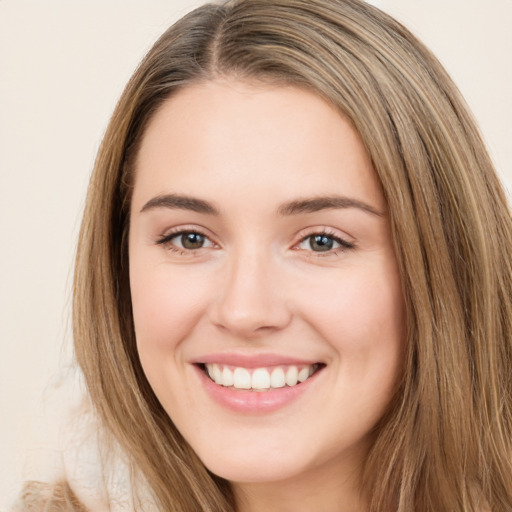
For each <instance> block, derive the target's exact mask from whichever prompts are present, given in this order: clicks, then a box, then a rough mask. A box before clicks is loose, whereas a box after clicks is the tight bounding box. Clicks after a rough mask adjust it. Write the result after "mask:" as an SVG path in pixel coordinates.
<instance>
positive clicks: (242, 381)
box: [233, 368, 251, 389]
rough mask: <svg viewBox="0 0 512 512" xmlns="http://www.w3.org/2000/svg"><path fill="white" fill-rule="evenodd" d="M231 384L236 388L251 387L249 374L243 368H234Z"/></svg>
mask: <svg viewBox="0 0 512 512" xmlns="http://www.w3.org/2000/svg"><path fill="white" fill-rule="evenodd" d="M233 386H235V388H237V389H251V374H250V373H249V371H248V370H246V369H245V368H235V371H234V372H233Z"/></svg>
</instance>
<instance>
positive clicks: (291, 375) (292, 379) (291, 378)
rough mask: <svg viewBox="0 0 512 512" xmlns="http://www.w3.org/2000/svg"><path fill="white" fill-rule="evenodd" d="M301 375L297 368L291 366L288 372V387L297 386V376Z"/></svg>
mask: <svg viewBox="0 0 512 512" xmlns="http://www.w3.org/2000/svg"><path fill="white" fill-rule="evenodd" d="M298 374H299V370H297V367H296V366H290V368H288V371H287V372H286V384H288V386H295V384H297V375H298Z"/></svg>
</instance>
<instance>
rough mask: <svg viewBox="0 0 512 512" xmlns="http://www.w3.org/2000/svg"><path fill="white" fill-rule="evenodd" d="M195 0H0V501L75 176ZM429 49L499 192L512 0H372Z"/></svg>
mask: <svg viewBox="0 0 512 512" xmlns="http://www.w3.org/2000/svg"><path fill="white" fill-rule="evenodd" d="M201 3H202V2H201V1H190V0H166V1H161V0H151V1H148V0H144V1H143V0H116V1H114V0H107V1H105V0H103V1H100V0H87V1H85V0H82V1H73V2H71V1H69V0H44V1H41V0H32V1H28V0H0V240H1V242H0V243H1V246H0V247H1V251H0V510H4V509H5V508H6V507H7V505H8V504H9V503H10V502H11V501H12V499H13V496H14V495H15V493H16V491H17V489H18V486H19V482H20V480H21V478H22V474H23V468H24V467H25V468H26V467H27V465H28V466H30V465H31V463H32V462H33V461H32V458H33V453H34V452H33V447H34V446H36V445H37V444H38V443H40V442H41V439H45V438H46V437H47V436H50V437H51V435H50V434H51V433H52V432H54V431H55V430H56V427H55V426H56V425H57V424H58V422H59V414H58V413H54V414H52V415H50V417H49V418H46V421H45V422H44V424H43V420H42V418H41V414H42V411H43V408H42V404H44V403H45V402H44V401H45V400H46V399H47V397H48V395H51V391H50V390H51V389H52V386H53V385H54V384H55V383H56V382H58V380H59V378H61V376H62V370H61V368H62V367H63V364H64V363H65V362H66V361H67V360H68V359H69V356H68V354H69V343H70V336H69V301H70V283H71V275H72V260H73V253H74V246H75V242H76V234H77V229H78V225H79V219H80V212H81V209H82V205H83V201H84V195H85V190H86V185H87V180H88V175H89V173H90V170H91V168H92V165H93V160H94V156H95V153H96V150H97V148H98V144H99V142H100V139H101V136H102V133H103V131H104V130H105V127H106V124H107V121H108V117H109V115H110V114H111V112H112V109H113V107H114V105H115V102H116V100H117V98H118V96H119V95H120V93H121V90H122V88H123V86H124V84H125V82H126V81H127V79H128V78H129V76H130V74H131V73H132V71H133V69H134V68H135V66H136V64H137V63H138V61H139V60H140V59H141V57H142V56H143V54H144V53H145V51H146V50H147V49H148V48H149V46H150V45H151V43H152V42H153V41H154V40H155V39H156V37H157V36H158V35H159V34H160V33H161V32H163V30H164V29H165V28H166V27H167V26H168V25H169V24H170V23H171V22H172V21H173V20H175V19H176V18H178V17H179V16H181V15H182V14H184V13H185V12H186V11H188V10H190V9H191V8H192V7H193V6H195V5H199V4H201ZM372 3H374V4H375V5H378V6H379V7H381V8H382V9H384V10H385V11H387V12H389V13H391V14H393V15H395V16H396V17H398V18H399V19H400V20H402V21H403V22H404V23H405V24H406V25H407V26H408V27H409V28H411V29H412V30H413V32H415V33H416V34H417V35H419V36H420V38H422V39H423V40H424V41H425V42H426V43H427V44H428V45H429V46H430V47H431V49H432V50H433V51H434V52H435V53H436V54H437V55H438V57H440V59H441V61H442V62H443V63H444V64H445V66H446V67H447V68H448V71H449V72H450V73H451V74H452V76H453V77H454V79H455V81H456V83H457V84H458V85H459V87H460V88H461V90H462V92H463V94H464V95H465V97H466V99H467V100H468V102H469V104H470V106H471V107H472V109H473V111H474V113H475V116H476V118H477V119H478V121H479V123H480V126H481V128H482V132H483V134H484V137H485V139H486V140H487V142H488V145H489V148H490V151H491V154H492V155H493V158H494V160H495V162H496V165H497V168H498V170H499V172H500V174H501V176H502V178H503V181H504V182H505V184H506V185H507V188H508V189H509V190H512V143H511V142H512V128H511V126H512V125H511V119H512V65H511V63H512V57H511V55H512V32H511V31H510V26H511V25H512V0H374V1H373V2H372Z"/></svg>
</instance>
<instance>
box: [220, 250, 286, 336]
mask: <svg viewBox="0 0 512 512" xmlns="http://www.w3.org/2000/svg"><path fill="white" fill-rule="evenodd" d="M223 277H224V279H223V284H222V286H221V288H220V289H219V295H218V300H217V301H216V304H215V307H214V308H213V310H214V311H213V321H214V323H215V324H216V325H218V326H220V327H222V328H224V329H227V330H229V331H230V332H231V333H232V334H234V335H236V336H240V337H244V338H251V337H255V336H258V335H260V334H262V333H268V332H270V331H273V330H278V329H282V328H283V327H285V326H286V325H287V324H288V323H289V321H290V319H291V312H290V310H289V308H288V305H287V303H286V300H285V297H284V296H283V289H282V288H281V287H280V285H279V281H280V279H279V268H278V265H277V262H276V261H275V258H273V257H272V255H271V254H270V252H269V251H268V250H266V249H262V248H261V247H254V246H252V247H251V246H250V245H247V246H245V247H244V248H239V249H238V250H236V251H233V252H232V254H230V255H229V257H228V258H227V261H226V268H225V273H224V275H223Z"/></svg>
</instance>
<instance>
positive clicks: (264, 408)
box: [196, 366, 323, 414]
mask: <svg viewBox="0 0 512 512" xmlns="http://www.w3.org/2000/svg"><path fill="white" fill-rule="evenodd" d="M196 370H197V372H198V374H199V377H200V379H201V383H202V385H203V386H204V388H205V389H206V392H207V393H208V395H209V396H210V397H211V398H212V399H213V400H214V401H216V402H217V403H219V404H220V405H223V406H224V407H227V408H228V409H231V410H233V411H236V412H240V413H245V414H248V413H253V414H258V413H259V414H264V413H270V412H273V411H277V410H278V409H281V408H282V407H285V406H286V405H288V404H290V403H291V402H294V401H295V400H297V399H298V398H299V397H300V396H302V395H304V394H305V393H307V392H308V391H309V389H310V388H311V386H313V385H314V383H315V382H316V380H317V377H318V375H319V374H320V373H321V372H322V371H323V369H320V370H318V371H317V372H315V373H314V374H313V375H312V376H311V377H309V378H308V379H307V380H305V381H304V382H301V383H300V384H297V385H296V386H285V387H283V388H277V389H270V390H269V391H247V390H242V389H234V388H227V387H225V386H221V385H219V384H215V382H213V381H212V380H211V379H210V378H209V377H208V376H207V375H206V374H205V372H204V371H203V369H202V368H200V367H199V366H196Z"/></svg>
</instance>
